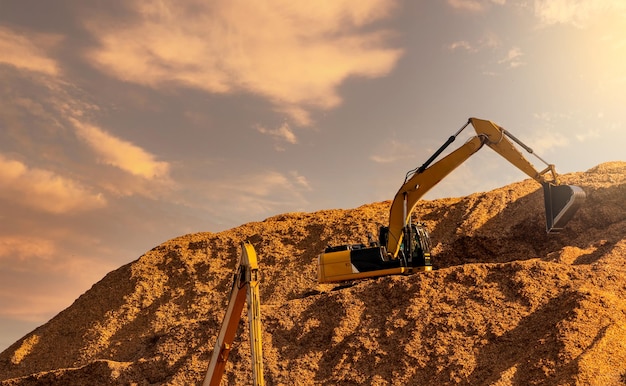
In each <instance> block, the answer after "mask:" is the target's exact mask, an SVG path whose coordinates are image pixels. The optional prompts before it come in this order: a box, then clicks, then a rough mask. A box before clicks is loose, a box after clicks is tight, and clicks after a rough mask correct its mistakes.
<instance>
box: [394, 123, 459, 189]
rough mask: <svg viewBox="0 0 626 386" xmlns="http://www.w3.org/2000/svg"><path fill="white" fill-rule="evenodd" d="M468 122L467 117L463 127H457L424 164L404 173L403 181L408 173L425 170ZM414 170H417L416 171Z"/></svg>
mask: <svg viewBox="0 0 626 386" xmlns="http://www.w3.org/2000/svg"><path fill="white" fill-rule="evenodd" d="M470 122H471V121H470V120H469V119H468V120H467V123H466V124H464V125H463V127H461V128H460V129H459V130H458V131H457V132H456V133H454V135H451V136H450V138H448V140H447V141H446V142H445V143H444V144H443V145H441V147H440V148H439V149H437V151H436V152H435V153H434V154H433V155H431V156H430V158H429V159H428V160H427V161H426V162H424V164H423V165H422V166H420V167H419V168H417V169H413V170H411V171H409V172H408V173H407V174H406V177H405V178H404V182H406V181H408V179H409V175H411V174H413V173H417V174H420V173H422V172H423V171H424V170H426V168H427V167H428V166H429V165H430V164H431V163H432V162H433V161H434V160H436V159H437V157H439V155H440V154H441V153H442V152H443V151H444V150H446V148H447V147H448V146H450V144H451V143H452V142H454V140H455V139H456V137H457V136H458V135H459V134H461V132H462V131H463V129H465V128H466V127H467V125H469V124H470ZM416 170H417V171H416Z"/></svg>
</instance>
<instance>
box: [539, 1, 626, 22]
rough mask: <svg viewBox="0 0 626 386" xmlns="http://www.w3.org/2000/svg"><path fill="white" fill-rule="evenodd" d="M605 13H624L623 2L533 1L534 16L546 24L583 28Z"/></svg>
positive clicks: (625, 4) (624, 6) (624, 4)
mask: <svg viewBox="0 0 626 386" xmlns="http://www.w3.org/2000/svg"><path fill="white" fill-rule="evenodd" d="M605 12H617V13H622V14H623V13H624V12H626V3H625V2H624V1H623V0H535V15H536V16H537V17H539V19H540V20H541V21H542V22H543V23H545V24H547V25H552V24H571V25H574V26H576V27H578V28H585V27H586V25H587V23H588V22H589V20H591V19H593V18H595V17H596V16H598V15H599V14H602V13H605Z"/></svg>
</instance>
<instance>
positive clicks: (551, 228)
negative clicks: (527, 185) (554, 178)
mask: <svg viewBox="0 0 626 386" xmlns="http://www.w3.org/2000/svg"><path fill="white" fill-rule="evenodd" d="M543 197H544V201H545V205H546V230H547V231H548V233H558V232H560V231H561V230H562V229H563V227H565V225H566V224H567V223H568V222H569V220H571V218H572V216H574V214H575V213H576V211H577V210H578V208H580V206H581V205H582V204H583V202H585V198H586V195H585V192H584V191H583V190H582V189H581V188H580V187H579V186H575V185H553V184H551V183H544V184H543Z"/></svg>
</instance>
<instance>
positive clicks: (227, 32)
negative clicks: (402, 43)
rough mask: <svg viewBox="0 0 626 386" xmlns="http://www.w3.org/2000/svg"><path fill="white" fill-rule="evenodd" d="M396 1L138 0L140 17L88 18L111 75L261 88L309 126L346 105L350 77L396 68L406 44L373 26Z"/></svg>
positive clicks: (99, 60) (97, 52) (97, 53)
mask: <svg viewBox="0 0 626 386" xmlns="http://www.w3.org/2000/svg"><path fill="white" fill-rule="evenodd" d="M394 6H395V5H394V2H392V1H385V0H364V1H359V2H353V1H348V0H333V1H326V2H320V1H317V2H304V3H300V2H298V3H294V2H293V1H288V0H274V1H271V2H250V1H244V0H223V1H213V2H208V3H207V2H204V1H199V0H198V1H192V2H187V3H185V4H184V5H182V4H180V2H176V1H173V0H167V1H161V2H158V3H150V2H148V3H146V2H140V1H136V2H134V3H132V5H131V6H130V7H131V9H132V11H133V12H134V14H135V16H136V19H135V20H134V21H132V22H128V21H127V20H129V19H128V18H125V19H124V20H126V21H124V22H119V23H116V22H114V21H102V20H101V19H99V20H93V19H92V20H88V21H87V22H86V26H87V28H88V29H89V30H90V31H92V32H93V34H94V36H95V37H96V38H97V39H98V40H99V43H100V45H99V47H97V48H95V49H92V50H91V51H90V52H88V54H87V56H88V58H89V60H90V61H91V62H92V63H93V64H94V65H95V66H97V67H98V68H101V69H102V70H104V71H106V72H108V73H109V74H111V75H112V76H115V77H117V78H119V79H122V80H124V81H129V82H135V83H139V84H144V85H148V86H151V87H164V86H167V85H171V84H172V83H175V84H179V85H183V86H188V87H195V88H199V89H202V90H205V91H208V92H212V93H229V92H237V91H241V90H244V91H247V92H251V93H255V94H259V95H262V96H265V97H267V98H269V99H270V100H272V102H273V103H274V105H275V108H276V109H277V110H278V111H281V112H284V113H287V114H289V116H290V117H291V118H292V119H293V120H294V121H296V122H297V123H298V124H302V125H304V124H309V123H310V116H309V110H310V109H311V108H319V109H329V108H332V107H334V106H337V105H338V104H339V103H340V102H341V98H340V96H339V95H338V93H337V87H338V86H339V85H340V84H341V83H342V82H343V81H344V80H345V79H346V78H348V77H350V76H364V77H379V76H383V75H385V74H387V73H389V71H391V69H392V68H393V66H394V65H395V63H396V61H397V60H398V58H399V56H400V54H401V51H400V50H398V49H394V48H389V47H387V38H388V37H389V33H388V31H385V30H382V29H380V28H374V29H372V28H368V29H367V30H366V28H367V27H370V26H371V24H372V23H373V22H376V21H379V20H382V19H384V18H386V17H388V16H389V14H390V12H391V11H392V10H393V8H394Z"/></svg>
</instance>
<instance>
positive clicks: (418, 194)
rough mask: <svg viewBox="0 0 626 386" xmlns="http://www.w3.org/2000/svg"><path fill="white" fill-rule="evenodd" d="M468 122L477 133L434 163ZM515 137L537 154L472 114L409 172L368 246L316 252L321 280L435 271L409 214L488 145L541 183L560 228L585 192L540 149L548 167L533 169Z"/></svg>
mask: <svg viewBox="0 0 626 386" xmlns="http://www.w3.org/2000/svg"><path fill="white" fill-rule="evenodd" d="M470 124H471V125H472V126H473V127H474V129H475V130H476V135H475V136H473V137H471V138H470V139H469V140H468V141H467V142H465V144H463V145H462V146H460V147H459V148H458V149H456V150H454V151H452V152H451V153H450V154H448V155H446V156H445V157H443V158H441V159H440V160H438V161H437V162H435V160H436V159H437V158H438V157H439V156H440V155H441V153H442V152H443V151H444V150H445V149H446V148H447V147H448V146H449V145H450V144H451V143H452V142H454V140H455V139H456V137H457V136H458V135H459V134H460V133H461V132H462V131H463V130H464V129H465V128H466V127H467V126H468V125H470ZM513 142H515V143H516V144H518V145H519V146H521V147H522V148H523V149H524V150H526V151H527V152H528V153H530V154H534V152H533V150H532V149H531V148H530V147H528V146H526V145H525V144H524V143H522V142H521V141H520V140H519V139H517V138H516V137H515V136H513V135H512V134H511V133H509V132H508V131H506V130H505V129H504V128H502V127H500V126H498V125H496V124H495V123H493V122H491V121H488V120H484V119H478V118H470V119H469V120H468V121H467V123H465V125H463V127H461V128H460V129H459V130H458V131H457V132H456V133H455V134H454V135H452V136H450V137H449V138H448V140H447V141H446V142H445V143H444V144H443V145H442V146H441V147H440V148H439V149H438V150H437V151H436V152H435V153H433V155H432V156H431V157H430V158H429V159H428V160H427V161H426V162H425V163H424V164H423V165H422V166H420V167H419V168H416V169H413V170H410V171H409V172H408V173H407V174H406V177H405V179H404V183H403V184H402V186H401V187H400V190H398V193H396V195H395V197H394V199H393V202H392V204H391V209H390V211H389V226H381V227H380V229H379V235H378V240H375V239H374V238H373V237H372V236H371V235H370V237H369V238H370V240H369V245H365V244H362V243H361V244H345V245H338V246H328V247H327V248H326V249H325V250H324V252H323V253H321V254H320V255H319V256H318V281H319V282H320V283H331V282H342V281H350V280H355V279H363V278H368V277H376V276H386V275H396V274H411V273H414V272H419V271H429V270H431V269H432V261H431V254H430V237H429V234H428V230H427V229H426V228H425V227H424V225H423V224H419V223H411V221H410V220H411V213H412V212H413V210H414V209H415V206H416V204H417V201H418V200H419V199H420V198H422V196H424V194H426V192H428V191H429V190H430V189H431V188H432V187H433V186H435V185H436V184H438V183H439V181H441V180H442V179H443V178H445V177H446V176H447V175H448V174H449V173H450V172H452V171H453V170H454V169H456V168H457V167H458V166H459V165H461V164H462V163H463V162H465V161H466V160H467V159H468V158H469V157H471V156H472V155H473V154H474V153H476V152H477V151H478V150H480V149H481V148H482V147H483V146H484V145H487V146H489V147H490V148H492V149H493V150H495V151H496V152H497V153H498V154H500V155H501V156H502V157H504V158H505V159H506V160H507V161H509V162H510V163H512V164H513V165H515V166H516V167H517V168H519V169H520V170H521V171H523V172H524V173H526V174H527V175H528V176H530V177H531V178H533V179H534V180H536V181H537V182H539V183H540V184H541V185H542V186H543V191H544V201H545V210H546V230H547V232H548V233H557V232H559V231H561V230H562V229H563V227H564V226H565V224H567V223H568V222H569V220H570V219H571V218H572V216H573V215H574V213H576V211H577V210H578V208H579V207H580V205H581V204H582V203H583V202H584V201H585V197H586V196H585V192H584V191H583V190H582V189H581V188H580V187H578V186H574V185H561V184H560V182H559V180H558V175H557V173H556V171H555V168H554V165H551V164H548V163H547V162H546V161H544V160H543V159H541V157H539V156H537V155H536V154H534V155H535V156H536V157H537V158H538V159H539V160H540V161H541V162H543V163H544V164H545V165H546V166H547V167H546V168H545V169H543V170H541V171H538V170H537V169H535V167H534V166H533V165H532V164H531V163H530V162H529V161H528V160H527V159H526V158H524V156H523V155H522V153H521V152H520V151H519V150H518V148H517V147H516V146H515V145H514V144H513ZM433 162H434V163H433Z"/></svg>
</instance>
